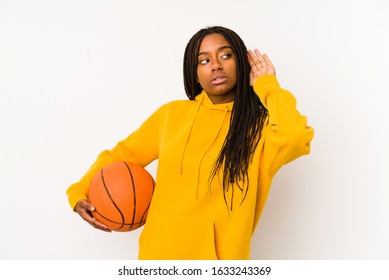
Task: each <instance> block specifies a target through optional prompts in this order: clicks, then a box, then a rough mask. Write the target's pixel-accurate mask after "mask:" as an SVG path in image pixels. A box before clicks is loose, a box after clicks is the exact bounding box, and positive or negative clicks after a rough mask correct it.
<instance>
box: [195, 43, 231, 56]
mask: <svg viewBox="0 0 389 280" xmlns="http://www.w3.org/2000/svg"><path fill="white" fill-rule="evenodd" d="M224 49H231V50H232V48H231V47H230V46H227V45H226V46H221V47H220V48H219V49H218V51H219V52H220V51H222V50H224ZM205 54H208V52H199V54H198V56H200V55H205Z"/></svg>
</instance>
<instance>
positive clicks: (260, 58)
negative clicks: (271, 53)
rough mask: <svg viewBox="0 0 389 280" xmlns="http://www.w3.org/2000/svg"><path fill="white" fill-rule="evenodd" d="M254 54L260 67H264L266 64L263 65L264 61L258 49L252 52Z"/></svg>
mask: <svg viewBox="0 0 389 280" xmlns="http://www.w3.org/2000/svg"><path fill="white" fill-rule="evenodd" d="M254 53H255V55H256V57H257V60H258V61H259V63H260V64H261V66H262V67H265V65H266V63H265V60H264V59H263V57H262V54H261V53H260V52H259V50H258V49H255V50H254Z"/></svg>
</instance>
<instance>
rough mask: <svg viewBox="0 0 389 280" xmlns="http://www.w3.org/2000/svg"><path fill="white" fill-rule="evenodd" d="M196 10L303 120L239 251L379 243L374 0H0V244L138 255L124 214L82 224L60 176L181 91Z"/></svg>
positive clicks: (384, 136) (360, 251)
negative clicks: (264, 66)
mask: <svg viewBox="0 0 389 280" xmlns="http://www.w3.org/2000/svg"><path fill="white" fill-rule="evenodd" d="M209 25H223V26H226V27H229V28H231V29H233V30H235V31H236V32H237V33H238V34H239V35H240V36H241V37H242V38H243V40H244V41H245V42H246V45H247V47H248V48H251V49H253V48H258V49H260V50H261V51H263V52H266V53H267V54H268V55H269V56H270V58H271V59H272V61H273V63H274V65H275V67H276V70H277V76H278V79H279V81H280V84H281V86H282V87H284V88H286V89H288V90H290V91H291V92H292V93H293V94H294V95H295V96H296V98H297V102H298V109H299V110H300V112H301V113H302V114H304V115H307V116H308V120H309V124H310V125H311V126H313V127H314V128H315V138H314V140H313V142H312V148H311V149H312V150H311V155H309V156H306V157H303V158H300V159H298V160H297V161H295V162H293V163H290V164H289V165H287V166H285V167H284V168H283V169H281V171H280V172H279V173H278V174H277V176H276V178H275V179H274V183H273V186H272V190H271V193H270V196H269V199H268V202H267V205H266V207H265V210H264V213H263V215H262V219H261V221H260V223H259V226H258V228H257V230H256V232H255V235H254V237H253V242H252V259H389V238H388V237H389V172H388V171H389V169H388V167H389V164H388V163H387V158H388V156H389V151H388V143H389V139H388V138H389V137H388V132H387V130H388V120H389V110H388V106H389V97H388V94H389V92H388V89H387V88H388V87H387V85H386V84H387V80H388V78H387V77H388V74H389V58H388V57H389V56H388V54H387V52H388V50H389V42H388V35H387V34H389V2H387V1H386V0H327V1H319V0H294V1H288V0H273V1H262V0H257V1H254V0H252V1H249V0H241V1H231V0H230V1H229V0H225V1H209V0H197V1H178V0H176V1H172V0H170V1H169V0H168V1H157V0H155V1H154V0H153V1H151V0H149V1H125V0H121V1H119V0H110V1H108V0H105V1H103V0H77V1H75V0H74V1H71V0H63V1H59V0H57V1H56V0H46V1H45V0H35V1H27V0H25V1H23V0H12V1H11V0H8V1H7V0H0V106H1V110H0V124H1V126H0V128H1V137H0V149H1V157H0V172H1V173H0V175H1V176H0V178H1V181H0V190H1V192H0V227H1V229H0V259H16V260H19V259H57V260H58V259H136V258H137V251H138V236H139V233H140V231H139V230H138V231H134V232H130V233H110V234H107V233H104V232H100V231H97V230H95V229H93V228H92V227H90V226H89V225H88V224H86V223H85V222H84V221H82V220H81V218H79V217H78V216H77V215H76V214H75V213H73V212H72V210H71V208H70V206H69V205H68V202H67V197H66V194H65V191H66V189H67V187H68V186H69V185H70V184H72V183H74V182H76V181H78V180H79V179H80V178H81V176H82V175H83V174H84V172H85V171H86V170H87V168H88V167H89V166H90V165H91V164H92V163H93V161H94V160H95V158H96V156H97V155H98V153H99V152H100V151H102V150H104V149H107V148H111V147H112V146H114V145H115V144H116V143H117V142H118V141H119V140H121V139H123V138H124V137H126V136H127V135H128V134H129V133H130V132H132V131H133V130H134V129H136V128H137V127H138V126H139V125H140V124H141V123H142V122H143V121H144V120H145V119H146V118H147V117H148V116H149V115H150V114H151V113H152V112H153V111H154V110H155V109H156V108H158V107H159V106H160V105H162V104H163V103H165V102H168V101H171V100H175V99H186V96H185V93H184V88H183V79H182V58H183V52H184V48H185V45H186V43H187V41H188V40H189V39H190V37H191V36H192V35H193V34H194V33H195V32H197V31H198V30H199V29H200V28H203V27H205V26H209ZM155 167H156V166H155V164H152V165H151V166H149V167H148V169H149V171H150V172H151V173H152V174H155Z"/></svg>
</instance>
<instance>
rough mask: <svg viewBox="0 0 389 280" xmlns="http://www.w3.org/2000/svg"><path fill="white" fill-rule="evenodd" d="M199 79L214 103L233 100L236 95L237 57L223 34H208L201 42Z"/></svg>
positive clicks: (198, 64)
mask: <svg viewBox="0 0 389 280" xmlns="http://www.w3.org/2000/svg"><path fill="white" fill-rule="evenodd" d="M197 61H198V63H197V81H198V82H199V83H200V85H201V87H202V88H203V89H204V90H205V91H206V92H207V93H208V96H209V98H210V99H211V101H212V102H213V103H214V104H219V103H226V102H231V101H233V100H234V97H235V88H236V87H235V86H236V58H235V54H234V53H233V51H232V49H231V47H230V45H229V44H228V42H227V40H226V39H225V38H224V37H223V35H221V34H219V33H213V34H209V35H206V36H205V37H204V39H203V41H202V42H201V45H200V51H199V56H198V60H197Z"/></svg>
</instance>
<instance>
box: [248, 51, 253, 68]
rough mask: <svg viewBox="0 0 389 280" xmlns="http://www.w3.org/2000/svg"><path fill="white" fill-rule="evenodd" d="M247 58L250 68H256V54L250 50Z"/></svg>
mask: <svg viewBox="0 0 389 280" xmlns="http://www.w3.org/2000/svg"><path fill="white" fill-rule="evenodd" d="M247 57H248V59H249V64H250V66H251V67H254V66H255V61H254V60H255V54H254V53H253V52H252V51H251V50H249V51H248V52H247Z"/></svg>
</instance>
